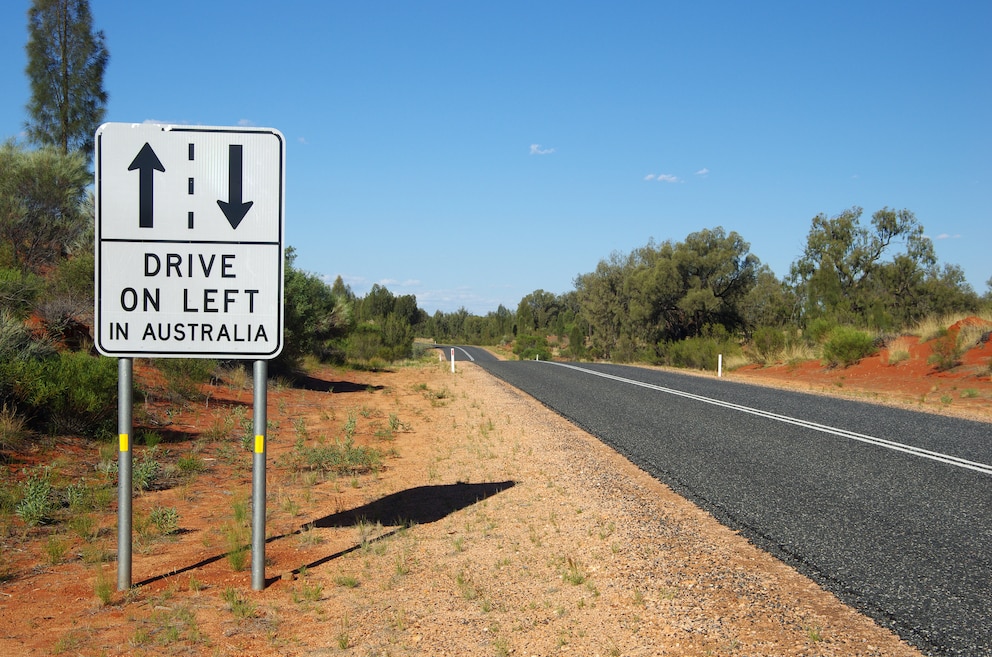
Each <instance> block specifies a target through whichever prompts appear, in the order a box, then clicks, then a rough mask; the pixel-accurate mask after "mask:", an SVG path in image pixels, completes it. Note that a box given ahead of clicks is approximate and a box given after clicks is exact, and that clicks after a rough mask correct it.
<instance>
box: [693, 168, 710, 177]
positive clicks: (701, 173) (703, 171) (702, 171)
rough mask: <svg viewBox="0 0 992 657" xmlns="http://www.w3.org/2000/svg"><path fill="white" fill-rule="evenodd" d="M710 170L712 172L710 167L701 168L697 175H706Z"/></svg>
mask: <svg viewBox="0 0 992 657" xmlns="http://www.w3.org/2000/svg"><path fill="white" fill-rule="evenodd" d="M709 172H710V170H709V169H707V168H706V167H703V168H702V169H700V170H699V171H697V172H696V175H697V176H705V175H707V174H709Z"/></svg>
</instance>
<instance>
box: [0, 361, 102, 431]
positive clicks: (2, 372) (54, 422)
mask: <svg viewBox="0 0 992 657" xmlns="http://www.w3.org/2000/svg"><path fill="white" fill-rule="evenodd" d="M0 397H3V399H4V401H7V402H10V403H13V404H16V405H17V408H18V409H19V410H20V411H21V412H22V413H23V414H24V416H25V417H27V418H28V420H29V423H32V424H34V425H35V426H36V427H37V428H39V429H43V430H45V431H48V432H49V433H54V434H66V433H78V434H82V435H88V436H95V435H98V434H99V433H100V432H101V430H103V429H104V428H105V427H106V426H108V425H109V424H110V423H112V421H113V418H114V417H115V415H116V410H117V362H116V361H115V360H114V359H112V358H93V357H92V356H89V355H87V354H85V353H79V352H67V353H60V354H57V355H53V356H49V357H45V358H31V359H0Z"/></svg>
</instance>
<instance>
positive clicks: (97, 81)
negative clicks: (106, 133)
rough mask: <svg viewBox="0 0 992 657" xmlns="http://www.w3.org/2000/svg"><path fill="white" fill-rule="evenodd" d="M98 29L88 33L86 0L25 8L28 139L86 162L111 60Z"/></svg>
mask: <svg viewBox="0 0 992 657" xmlns="http://www.w3.org/2000/svg"><path fill="white" fill-rule="evenodd" d="M104 41H105V39H104V35H103V31H102V30H101V31H99V32H96V33H94V32H93V17H92V15H91V14H90V6H89V2H88V0H34V1H33V3H32V5H31V8H30V9H29V10H28V43H27V55H28V66H27V74H28V78H30V82H31V100H30V102H29V103H28V106H27V109H28V114H29V116H30V119H29V120H28V122H27V123H26V128H27V134H28V138H29V139H30V140H31V141H32V142H34V143H36V144H39V145H41V146H52V147H55V148H57V149H59V150H60V151H61V152H62V153H63V154H68V153H73V152H82V153H84V154H85V155H86V158H87V162H88V161H89V157H90V156H91V154H92V151H93V136H94V134H95V133H96V129H97V127H99V125H100V123H101V122H102V121H103V116H104V112H105V109H104V108H105V105H106V104H107V92H106V91H105V90H104V88H103V73H104V70H105V69H106V67H107V61H108V60H109V58H110V55H109V53H108V52H107V48H106V46H105V45H104Z"/></svg>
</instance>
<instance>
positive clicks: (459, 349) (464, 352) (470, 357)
mask: <svg viewBox="0 0 992 657" xmlns="http://www.w3.org/2000/svg"><path fill="white" fill-rule="evenodd" d="M455 349H457V350H458V351H460V352H462V353H463V354H465V355H466V356H468V359H469V360H470V361H472V362H473V363H474V362H475V359H474V358H472V354H470V353H468V352H467V351H465V349H464V348H463V347H455Z"/></svg>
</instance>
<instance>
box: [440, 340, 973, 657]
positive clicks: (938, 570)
mask: <svg viewBox="0 0 992 657" xmlns="http://www.w3.org/2000/svg"><path fill="white" fill-rule="evenodd" d="M450 349H451V348H450V347H446V348H445V351H444V354H445V357H446V358H449V357H450ZM455 354H456V360H473V361H474V362H475V363H476V364H477V365H479V366H480V367H482V368H483V369H485V370H486V371H488V372H489V373H491V374H493V375H494V376H497V377H499V378H501V379H503V380H504V381H506V382H507V383H509V384H511V385H513V386H515V387H517V388H519V389H520V390H522V391H524V392H526V393H528V394H530V395H531V396H533V397H534V398H536V399H538V400H539V401H541V402H542V403H543V404H545V405H546V406H548V407H549V408H551V409H552V410H554V411H556V412H557V413H559V414H561V415H562V416H564V417H566V418H568V419H569V420H571V421H572V422H574V423H575V424H576V425H578V426H580V427H582V428H583V429H585V430H586V431H588V432H589V433H592V434H593V435H595V436H597V437H598V438H599V439H601V440H603V441H604V442H605V443H607V444H609V445H611V446H612V447H614V448H615V449H616V450H617V451H619V452H620V453H622V454H624V455H625V456H626V457H628V458H629V459H630V460H631V461H633V462H634V463H636V464H637V465H638V466H640V467H641V468H643V469H644V470H646V471H647V472H649V473H651V474H652V475H654V476H656V477H657V478H658V479H660V480H661V481H664V482H665V483H666V484H668V485H670V486H671V487H672V488H674V489H675V490H676V491H678V492H679V493H680V494H682V495H684V496H686V497H688V498H689V499H691V500H693V501H694V502H695V503H696V504H698V505H700V506H701V507H703V508H705V509H707V510H708V511H710V512H711V513H712V514H713V515H714V516H715V517H716V518H717V519H718V520H720V521H721V522H722V523H724V524H725V525H727V526H729V527H731V528H733V529H736V530H739V531H741V532H742V533H743V534H744V535H745V536H747V537H748V538H749V539H750V540H751V541H752V542H754V543H755V544H756V545H758V546H759V547H761V548H763V549H765V550H767V551H769V552H771V553H772V554H774V555H775V556H777V557H779V558H780V559H783V560H784V561H786V562H788V563H789V564H791V565H793V566H794V567H796V568H797V569H798V570H800V571H801V572H803V573H804V574H806V575H808V576H810V577H812V578H813V579H814V580H816V581H817V582H818V583H819V584H820V585H821V586H823V587H824V588H826V589H828V590H830V591H832V592H833V593H835V594H836V595H837V596H838V597H840V598H841V599H842V600H844V601H845V602H847V603H848V604H851V605H853V606H854V607H856V608H858V609H859V610H861V611H862V612H863V613H865V614H867V615H868V616H871V617H872V618H874V619H875V620H876V621H877V622H878V623H879V624H881V625H884V626H886V627H889V628H891V629H892V630H893V631H895V632H896V633H897V634H898V635H899V636H901V637H902V638H903V639H905V640H906V641H908V642H909V643H911V644H913V645H915V646H917V647H918V648H920V649H921V650H922V651H923V652H925V653H927V654H932V655H955V656H958V655H960V656H965V655H966V656H969V657H979V656H982V655H985V656H992V425H990V424H986V423H980V422H970V421H966V420H959V419H951V418H946V417H940V416H935V415H930V414H924V413H916V412H912V411H905V410H899V409H893V408H888V407H882V406H876V405H872V404H867V403H860V402H854V401H849V400H841V399H834V398H827V397H820V396H815V395H808V394H802V393H794V392H788V391H781V390H776V389H769V388H763V387H759V386H749V385H746V384H739V383H733V382H729V381H726V380H720V379H716V378H708V377H694V376H688V375H680V374H675V373H671V372H661V371H657V370H648V369H641V368H635V367H626V366H619V365H605V364H588V363H575V364H560V363H548V362H535V361H499V360H497V359H496V358H495V357H493V356H492V355H491V354H489V353H488V352H486V351H484V350H482V349H478V348H472V347H464V348H461V347H456V348H455Z"/></svg>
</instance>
